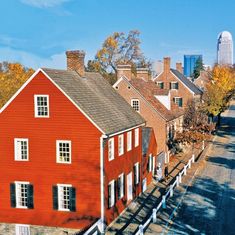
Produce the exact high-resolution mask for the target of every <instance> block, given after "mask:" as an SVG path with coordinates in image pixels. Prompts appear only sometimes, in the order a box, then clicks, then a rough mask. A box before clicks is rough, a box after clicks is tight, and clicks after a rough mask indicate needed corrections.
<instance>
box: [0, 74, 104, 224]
mask: <svg viewBox="0 0 235 235" xmlns="http://www.w3.org/2000/svg"><path fill="white" fill-rule="evenodd" d="M34 94H47V95H49V97H50V118H34V98H33V97H34ZM0 118H1V122H0V129H1V132H0V142H1V148H0V155H1V156H2V157H1V159H0V185H1V188H2V189H4V190H2V192H1V196H0V200H1V203H0V210H1V213H0V221H1V222H7V223H22V224H35V225H44V226H58V227H65V228H66V227H68V228H80V227H84V226H87V225H89V224H90V223H91V222H94V221H96V220H97V219H98V218H100V158H99V155H100V148H99V146H100V141H99V140H100V136H101V132H100V131H99V130H98V129H97V128H96V127H95V126H94V125H93V124H92V123H91V122H90V121H88V119H87V118H86V117H85V116H84V115H83V114H82V113H81V112H79V111H78V109H77V108H76V107H75V106H74V105H73V104H72V103H71V102H70V101H69V100H68V99H67V98H66V97H65V96H64V95H62V93H61V92H60V91H59V90H58V89H57V88H56V87H55V86H54V85H53V84H52V83H51V82H50V81H49V80H48V79H47V78H46V77H45V76H44V75H43V74H42V73H39V74H38V75H37V76H36V77H35V78H34V79H33V80H32V81H31V82H30V83H29V84H28V86H27V88H25V89H24V90H23V91H22V92H21V93H20V94H19V95H18V96H17V97H16V99H15V100H14V101H13V102H12V103H10V105H9V106H8V107H7V108H6V109H5V110H4V112H2V113H1V115H0ZM87 130H89V131H87ZM14 138H28V139H29V161H27V162H21V161H20V162H19V161H14ZM61 139H62V140H71V142H72V163H71V164H59V163H56V140H61ZM88 169H89V171H88ZM14 181H27V182H30V183H31V184H33V186H34V209H19V208H11V206H10V183H12V182H14ZM57 183H62V184H71V185H72V186H73V187H75V188H76V193H77V194H76V195H77V196H76V212H63V211H56V210H53V202H52V186H53V185H56V184H57Z"/></svg>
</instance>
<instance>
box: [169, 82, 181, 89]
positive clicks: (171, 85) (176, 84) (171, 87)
mask: <svg viewBox="0 0 235 235" xmlns="http://www.w3.org/2000/svg"><path fill="white" fill-rule="evenodd" d="M170 89H171V90H172V89H175V90H178V89H179V84H178V82H170Z"/></svg>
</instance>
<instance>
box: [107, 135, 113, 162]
mask: <svg viewBox="0 0 235 235" xmlns="http://www.w3.org/2000/svg"><path fill="white" fill-rule="evenodd" d="M108 157H109V161H111V160H113V159H114V138H111V139H109V141H108Z"/></svg>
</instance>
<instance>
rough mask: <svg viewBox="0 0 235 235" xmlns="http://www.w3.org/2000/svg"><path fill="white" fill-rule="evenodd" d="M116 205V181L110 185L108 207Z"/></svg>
mask: <svg viewBox="0 0 235 235" xmlns="http://www.w3.org/2000/svg"><path fill="white" fill-rule="evenodd" d="M114 204H115V181H114V180H112V181H111V182H110V183H109V184H108V207H109V208H111V207H112V206H114Z"/></svg>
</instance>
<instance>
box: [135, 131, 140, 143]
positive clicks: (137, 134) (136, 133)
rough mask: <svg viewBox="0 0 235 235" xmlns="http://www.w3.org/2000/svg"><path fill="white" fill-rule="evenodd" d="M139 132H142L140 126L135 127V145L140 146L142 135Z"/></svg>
mask: <svg viewBox="0 0 235 235" xmlns="http://www.w3.org/2000/svg"><path fill="white" fill-rule="evenodd" d="M139 132H140V131H139V128H136V129H135V147H138V146H139V137H140V135H139Z"/></svg>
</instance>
